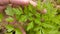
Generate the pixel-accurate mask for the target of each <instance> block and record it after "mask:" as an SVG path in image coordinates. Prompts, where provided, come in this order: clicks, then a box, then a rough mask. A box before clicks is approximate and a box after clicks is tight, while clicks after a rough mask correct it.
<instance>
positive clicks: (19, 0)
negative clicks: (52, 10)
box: [0, 0, 37, 10]
mask: <svg viewBox="0 0 60 34" xmlns="http://www.w3.org/2000/svg"><path fill="white" fill-rule="evenodd" d="M8 4H12V5H13V6H14V5H16V6H18V5H21V6H28V5H29V4H31V5H33V6H34V7H36V5H37V3H36V2H34V1H32V0H0V10H3V9H5V7H3V6H7V5H8ZM1 8H2V9H1Z"/></svg>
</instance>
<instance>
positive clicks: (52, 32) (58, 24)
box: [0, 0, 60, 34]
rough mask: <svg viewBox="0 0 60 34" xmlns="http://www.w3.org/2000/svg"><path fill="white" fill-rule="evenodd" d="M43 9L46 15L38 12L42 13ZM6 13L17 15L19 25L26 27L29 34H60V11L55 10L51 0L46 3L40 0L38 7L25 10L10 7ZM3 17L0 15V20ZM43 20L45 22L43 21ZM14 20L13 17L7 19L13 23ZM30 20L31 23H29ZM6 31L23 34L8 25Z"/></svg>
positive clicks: (25, 8) (29, 7)
mask: <svg viewBox="0 0 60 34" xmlns="http://www.w3.org/2000/svg"><path fill="white" fill-rule="evenodd" d="M58 1H59V0H58ZM43 9H46V10H47V13H46V14H41V13H39V12H37V10H40V11H42V10H43ZM5 12H6V14H7V15H9V16H14V15H15V16H16V19H17V21H18V23H19V22H22V24H23V25H22V26H24V29H25V31H26V33H27V34H60V31H59V28H60V9H59V10H58V9H57V8H54V6H53V4H52V3H51V2H50V0H46V1H45V2H44V3H42V2H41V0H38V4H37V7H33V6H32V5H29V6H28V7H24V8H21V7H19V8H12V7H10V6H8V7H7V9H6V10H5ZM42 12H43V11H42ZM58 13H59V14H58ZM2 17H3V16H2V15H1V14H0V19H2ZM42 19H44V20H43V21H42ZM13 20H14V19H13V18H12V17H8V18H6V21H8V22H12V21H13ZM28 20H29V21H30V22H28ZM26 23H27V24H26ZM24 24H25V25H24ZM6 29H8V30H7V31H8V32H10V33H9V34H12V32H11V31H13V30H14V31H15V34H22V32H21V30H19V29H18V28H14V27H13V25H12V26H11V25H7V26H6Z"/></svg>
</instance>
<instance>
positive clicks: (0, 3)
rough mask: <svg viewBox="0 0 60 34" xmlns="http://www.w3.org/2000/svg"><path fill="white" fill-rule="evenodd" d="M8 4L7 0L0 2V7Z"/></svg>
mask: <svg viewBox="0 0 60 34" xmlns="http://www.w3.org/2000/svg"><path fill="white" fill-rule="evenodd" d="M7 4H9V0H0V5H7Z"/></svg>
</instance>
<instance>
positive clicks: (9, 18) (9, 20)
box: [6, 17, 14, 22]
mask: <svg viewBox="0 0 60 34" xmlns="http://www.w3.org/2000/svg"><path fill="white" fill-rule="evenodd" d="M6 21H7V22H13V21H14V19H13V18H12V17H8V18H6Z"/></svg>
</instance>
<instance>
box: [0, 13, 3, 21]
mask: <svg viewBox="0 0 60 34" xmlns="http://www.w3.org/2000/svg"><path fill="white" fill-rule="evenodd" d="M2 18H3V15H2V14H0V22H1V21H2Z"/></svg>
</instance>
